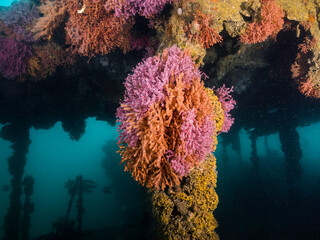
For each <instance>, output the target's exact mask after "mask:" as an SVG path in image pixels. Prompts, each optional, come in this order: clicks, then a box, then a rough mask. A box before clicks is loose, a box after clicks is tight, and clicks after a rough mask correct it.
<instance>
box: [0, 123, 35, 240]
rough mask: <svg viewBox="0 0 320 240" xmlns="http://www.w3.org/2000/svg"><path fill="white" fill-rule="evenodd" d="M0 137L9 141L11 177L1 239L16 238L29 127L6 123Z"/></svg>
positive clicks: (9, 239) (18, 226)
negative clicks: (8, 201) (10, 144)
mask: <svg viewBox="0 0 320 240" xmlns="http://www.w3.org/2000/svg"><path fill="white" fill-rule="evenodd" d="M1 137H2V138H3V139H5V140H9V141H11V142H12V143H13V144H12V146H11V148H12V150H13V154H12V156H10V157H9V158H8V168H9V173H10V175H11V176H12V179H11V193H10V203H9V207H8V210H7V214H6V216H5V219H4V225H5V232H4V237H3V240H18V239H19V236H20V219H21V212H22V206H21V193H22V177H23V173H24V167H25V164H26V155H27V153H28V147H29V145H30V143H31V141H30V139H29V127H27V126H25V125H22V124H12V125H6V126H4V127H3V128H2V129H1Z"/></svg>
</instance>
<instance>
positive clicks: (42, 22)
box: [32, 0, 67, 39]
mask: <svg viewBox="0 0 320 240" xmlns="http://www.w3.org/2000/svg"><path fill="white" fill-rule="evenodd" d="M39 10H40V12H42V13H43V17H40V18H39V19H38V20H37V22H36V24H35V26H34V27H33V29H32V32H34V33H35V37H36V38H37V39H40V38H41V39H51V38H52V36H53V34H54V31H55V30H56V29H57V28H58V27H59V26H60V25H61V24H62V23H63V21H64V19H65V16H66V13H67V12H66V10H67V7H66V4H65V1H50V0H46V1H45V2H44V3H43V4H42V5H41V6H40V7H39Z"/></svg>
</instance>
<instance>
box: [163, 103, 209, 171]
mask: <svg viewBox="0 0 320 240" xmlns="http://www.w3.org/2000/svg"><path fill="white" fill-rule="evenodd" d="M182 121H183V122H182V125H181V134H180V138H181V141H182V142H184V151H185V155H184V157H181V156H175V154H174V153H173V152H171V153H168V156H167V159H168V160H169V161H170V163H171V166H172V168H173V169H174V170H175V171H176V172H177V173H178V174H179V175H180V176H185V175H187V174H188V173H189V172H190V168H191V167H192V166H191V165H190V164H188V163H187V161H186V160H185V157H186V156H190V155H196V156H197V159H199V161H200V160H202V159H204V157H205V156H206V155H207V154H208V153H210V151H211V150H212V145H213V138H212V135H213V134H214V132H215V122H214V121H213V120H212V119H210V118H209V117H206V118H205V119H204V121H203V123H202V124H201V126H199V125H198V122H197V121H196V114H195V112H194V109H192V110H190V111H187V112H184V113H183V114H182Z"/></svg>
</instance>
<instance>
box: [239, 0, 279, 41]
mask: <svg viewBox="0 0 320 240" xmlns="http://www.w3.org/2000/svg"><path fill="white" fill-rule="evenodd" d="M283 18H284V12H283V10H282V9H281V8H280V7H279V6H278V5H277V4H276V2H275V1H274V0H262V1H261V9H260V16H259V19H257V20H256V21H254V22H252V23H250V24H249V25H248V26H247V29H246V32H245V33H244V34H243V35H241V36H240V40H241V42H243V43H245V44H252V43H259V42H263V41H265V40H266V39H267V38H268V37H269V36H271V37H275V36H276V35H277V34H278V32H279V31H280V30H281V29H282V27H283V23H284V20H283Z"/></svg>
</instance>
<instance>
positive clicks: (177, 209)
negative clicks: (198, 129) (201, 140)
mask: <svg viewBox="0 0 320 240" xmlns="http://www.w3.org/2000/svg"><path fill="white" fill-rule="evenodd" d="M216 186H217V171H216V159H215V157H214V156H213V155H212V154H209V155H207V157H206V159H205V160H204V161H203V162H202V163H201V164H200V165H199V166H198V167H195V168H194V169H193V170H192V171H191V172H190V174H189V175H188V176H187V177H186V180H185V181H184V182H183V183H182V184H181V185H180V186H178V187H176V188H173V189H169V190H168V191H165V192H164V191H155V192H154V193H153V194H152V210H153V214H154V216H155V217H156V219H157V220H158V224H159V239H176V240H180V239H181V240H184V239H210V240H217V239H219V237H218V235H217V233H216V232H215V229H216V227H217V226H218V224H217V221H216V220H215V218H214V216H213V211H214V210H215V209H216V208H217V205H218V201H219V200H218V195H217V193H216V191H215V188H216Z"/></svg>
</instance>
